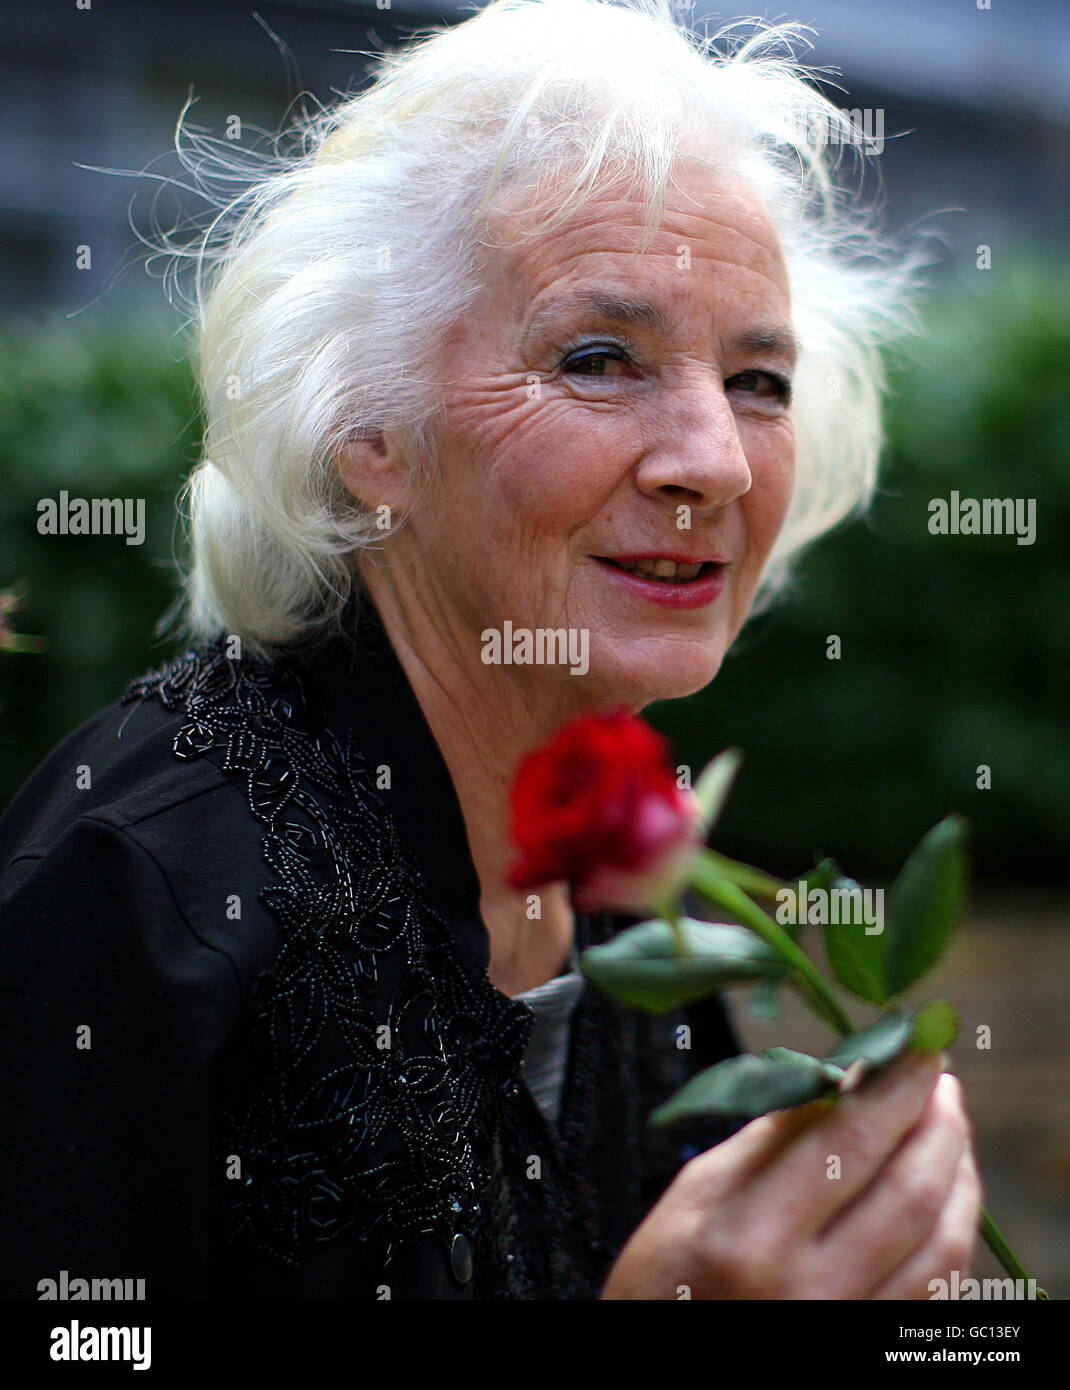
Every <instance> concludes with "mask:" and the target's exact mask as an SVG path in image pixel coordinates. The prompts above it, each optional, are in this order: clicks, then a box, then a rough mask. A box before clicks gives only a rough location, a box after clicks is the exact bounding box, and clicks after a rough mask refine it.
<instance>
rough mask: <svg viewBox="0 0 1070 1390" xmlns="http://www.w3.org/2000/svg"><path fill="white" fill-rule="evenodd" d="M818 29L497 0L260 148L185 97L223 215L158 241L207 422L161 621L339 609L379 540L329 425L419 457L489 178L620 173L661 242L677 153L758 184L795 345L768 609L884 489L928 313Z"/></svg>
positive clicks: (540, 226) (234, 626) (241, 631)
mask: <svg viewBox="0 0 1070 1390" xmlns="http://www.w3.org/2000/svg"><path fill="white" fill-rule="evenodd" d="M806 43H807V39H806V35H805V30H804V29H803V28H802V27H801V26H799V25H794V24H767V23H765V22H764V21H761V20H746V21H740V22H737V23H736V24H733V25H729V26H728V27H727V28H724V29H721V30H720V31H718V32H717V33H716V34H714V35H712V36H700V35H698V34H697V33H695V32H694V31H693V30H691V29H690V28H688V27H687V25H686V24H685V23H684V22H682V21H681V20H680V19H679V18H678V17H677V13H676V12H675V11H674V7H673V3H672V0H625V3H611V0H492V3H490V4H488V5H487V6H486V8H484V9H482V10H480V11H479V12H478V13H477V14H475V15H474V16H472V17H471V18H469V19H466V20H464V21H463V22H462V23H460V24H458V25H456V26H455V27H452V28H444V29H431V30H429V31H424V32H421V33H418V34H417V35H416V36H414V37H413V38H411V39H410V40H409V41H408V42H407V43H406V44H405V46H404V47H403V48H402V49H401V50H400V51H399V52H393V53H387V54H385V55H378V56H376V57H375V58H374V60H373V61H374V64H375V67H374V71H373V78H372V80H371V82H370V83H369V85H367V86H366V87H365V88H364V89H363V90H361V91H360V92H358V94H357V95H355V96H352V97H348V98H344V99H341V100H339V101H338V102H337V103H336V104H334V105H333V106H332V107H330V108H328V109H321V110H319V111H318V112H316V113H315V114H313V115H309V114H308V113H307V111H303V112H302V113H301V115H300V117H299V118H298V119H295V120H294V121H293V122H292V124H291V125H290V126H289V127H288V130H287V131H285V132H284V136H285V137H286V138H285V139H283V138H279V139H277V140H276V141H275V142H274V144H273V145H272V147H271V149H270V151H268V152H266V153H265V152H262V151H256V152H254V153H249V152H246V153H245V154H243V155H239V154H238V153H237V152H236V151H235V147H234V146H233V145H232V144H228V143H227V142H225V141H222V140H217V139H214V138H211V137H209V136H207V135H205V134H198V133H194V132H191V130H190V128H189V127H188V125H187V124H186V123H185V115H186V113H185V111H184V112H183V115H182V117H180V118H179V124H178V131H177V133H176V148H177V150H178V152H179V156H180V158H181V159H182V160H183V164H184V166H185V168H186V170H187V171H188V174H189V175H190V176H191V181H192V185H193V186H194V187H195V188H196V189H197V190H198V191H199V192H200V193H201V194H203V195H204V196H206V197H208V199H209V201H210V205H211V211H212V215H211V219H210V225H208V226H207V227H206V228H201V229H199V230H198V235H197V238H196V239H195V240H194V241H193V242H192V243H189V242H188V241H187V242H186V243H185V244H180V242H179V241H178V240H176V239H175V237H174V236H173V235H172V234H167V235H165V237H164V240H163V243H162V246H161V245H160V244H157V249H159V250H162V252H163V253H164V254H165V255H167V256H168V257H169V279H170V284H171V285H172V286H177V285H178V280H177V278H176V274H177V271H178V270H179V269H181V268H182V266H183V265H191V266H192V268H193V270H194V285H193V293H192V295H190V296H188V302H190V303H191V305H192V316H191V317H192V325H193V328H194V332H195V337H196V353H195V355H196V366H197V372H198V380H199V385H200V389H201V394H202V397H203V405H204V412H205V439H204V457H203V459H202V461H201V462H200V463H199V464H198V465H197V467H196V468H195V469H194V471H193V473H192V474H191V476H190V478H189V480H188V482H187V484H186V487H185V489H184V494H183V501H184V503H185V505H186V506H187V508H188V525H189V533H190V543H191V550H192V564H191V565H190V566H189V569H188V572H187V573H186V575H185V577H184V585H183V592H182V594H181V595H180V596H179V603H180V604H181V609H180V610H179V609H178V608H177V607H176V609H175V610H173V611H172V614H171V615H170V616H169V617H168V618H165V620H164V626H166V625H167V624H168V623H170V622H172V621H174V620H175V618H176V617H177V616H178V615H179V613H180V614H181V617H182V626H183V628H184V629H185V631H186V632H187V633H188V634H189V635H190V636H192V637H195V638H201V637H206V636H211V635H215V634H217V633H219V632H228V633H235V634H238V635H240V637H241V638H242V640H243V645H245V646H246V647H247V648H248V649H249V650H250V652H252V653H255V654H258V655H267V654H270V652H271V650H272V649H273V648H276V647H278V646H280V645H281V644H284V643H286V642H289V641H291V640H293V639H296V638H299V637H301V636H304V635H306V634H308V633H310V632H311V631H312V630H314V629H317V628H321V627H322V626H324V625H327V624H330V623H332V622H334V621H336V620H337V618H338V615H339V614H340V612H341V610H342V608H343V607H344V605H345V603H346V601H347V600H348V598H349V596H350V594H351V593H352V591H353V589H354V587H355V586H356V585H358V584H359V576H358V574H357V568H356V563H355V561H356V558H357V556H358V555H359V553H360V551H361V549H362V548H363V547H366V546H368V545H370V544H372V543H375V542H376V541H381V540H382V538H383V537H382V531H381V530H379V529H377V527H376V513H375V512H374V511H370V510H368V509H365V508H362V507H361V506H360V505H359V504H358V503H357V502H356V501H355V499H354V498H353V497H352V496H351V494H350V493H349V492H348V491H347V490H346V489H345V488H344V486H343V485H342V483H341V481H340V479H339V477H338V474H337V470H336V466H335V457H336V454H337V450H338V448H339V446H340V444H341V443H342V442H343V441H344V440H346V439H349V438H352V437H355V436H362V437H370V436H374V435H375V434H376V433H378V432H380V431H384V430H394V431H397V432H399V435H400V437H401V438H402V439H403V440H404V441H405V442H406V450H407V454H408V456H409V457H410V458H411V460H412V468H413V470H414V476H418V478H422V479H424V480H426V479H429V478H430V477H431V476H432V472H433V468H434V445H433V439H434V431H433V427H434V423H435V420H436V417H437V416H438V415H439V412H440V411H441V410H442V408H443V406H442V392H441V384H440V383H439V382H438V380H437V379H436V360H437V352H438V348H439V344H440V342H441V340H442V338H443V336H444V334H445V332H446V330H448V328H449V327H450V326H451V324H452V323H454V322H455V321H456V319H457V318H458V316H461V315H463V314H464V312H465V308H466V306H468V305H469V304H470V303H471V302H472V300H473V298H474V297H475V296H476V295H477V294H478V292H479V289H480V287H481V280H480V268H481V265H482V264H483V260H482V259H481V258H482V256H483V255H484V254H485V248H486V246H487V245H488V244H489V243H488V240H487V237H488V234H489V228H490V226H491V223H490V222H489V221H488V210H489V209H490V207H491V202H492V197H493V195H494V193H495V191H496V190H498V189H505V188H513V187H519V188H521V189H523V190H528V189H530V190H531V193H532V201H531V204H530V206H531V209H532V211H533V212H535V213H541V212H545V213H546V216H544V217H542V218H541V220H539V221H538V222H536V223H535V224H534V226H533V228H532V233H531V234H532V235H542V234H543V233H545V232H547V231H550V230H552V229H553V228H554V227H555V226H558V225H559V224H560V223H561V222H562V221H563V220H564V219H565V218H567V217H569V216H570V215H571V214H572V213H573V212H574V211H575V210H576V209H577V208H578V207H579V206H580V205H581V204H582V203H583V201H584V200H585V199H586V198H588V197H590V196H592V195H593V194H597V193H598V192H599V191H601V190H603V189H604V188H606V187H607V186H609V185H610V183H616V181H617V180H619V179H620V178H622V177H623V178H626V179H627V180H628V181H629V183H630V184H631V186H633V187H636V188H639V189H641V190H642V192H643V194H644V196H645V197H646V198H647V200H648V206H649V216H648V219H647V225H646V227H645V228H644V234H643V238H642V242H641V246H640V249H646V248H647V247H648V246H649V244H650V241H651V240H652V239H653V236H654V235H655V234H656V231H657V227H658V225H659V224H660V219H661V216H662V213H663V211H664V206H665V199H666V192H667V189H668V186H669V184H670V182H671V180H672V178H673V174H674V169H675V168H676V167H677V163H678V161H679V160H680V159H681V157H683V156H685V155H687V154H689V153H690V154H694V155H697V157H698V158H699V159H701V160H702V161H704V162H708V163H709V165H710V167H712V168H715V169H718V170H721V171H724V172H726V173H728V174H730V175H731V176H732V177H734V178H736V179H739V180H742V181H744V182H745V183H746V184H747V185H749V186H750V187H751V188H752V189H753V190H754V192H755V193H756V194H757V195H758V196H759V197H760V198H761V200H762V201H763V203H764V205H765V207H766V209H767V210H768V212H769V215H770V217H771V219H772V221H773V224H774V226H775V227H776V229H777V232H778V234H779V236H780V239H781V244H782V247H783V250H784V255H785V259H786V263H787V267H788V275H789V281H790V286H791V294H792V311H793V312H792V316H793V323H794V327H795V330H796V332H797V334H798V336H799V338H800V339H801V340H802V345H803V352H802V357H801V361H800V364H799V367H798V371H797V374H796V378H795V388H794V401H795V405H794V411H795V418H796V428H797V438H798V454H797V466H796V486H795V492H794V496H793V500H792V505H791V508H790V511H789V514H788V517H787V520H786V522H785V525H784V528H783V530H782V532H781V534H780V536H779V539H778V542H777V545H776V547H775V549H774V551H773V552H772V555H771V557H770V559H769V562H768V564H767V566H766V570H765V572H764V574H763V577H762V584H761V588H760V590H759V593H758V598H757V601H756V604H755V610H754V611H758V610H760V609H761V608H762V607H764V606H766V605H767V604H768V602H769V600H770V598H771V597H772V596H773V595H775V594H776V593H778V592H781V591H782V590H783V589H784V588H785V586H786V584H787V582H788V580H789V578H790V562H791V560H792V558H793V557H795V556H797V554H798V553H799V552H800V550H801V549H802V547H804V546H806V545H807V544H808V543H809V542H811V541H812V540H814V539H815V538H816V537H818V536H820V535H821V534H822V533H823V532H825V531H827V530H828V529H829V528H830V527H832V526H834V525H835V524H836V523H837V522H839V521H840V520H842V519H843V518H844V517H846V516H848V515H849V514H852V513H855V512H857V511H858V510H860V509H862V508H864V507H865V506H866V505H867V503H868V502H869V500H870V497H871V495H872V492H873V488H874V483H875V478H876V471H877V465H878V459H879V454H880V450H881V444H882V434H881V421H880V402H881V395H882V392H883V389H884V384H885V382H884V364H883V360H882V349H883V348H885V347H887V346H889V345H893V344H895V343H897V342H899V341H902V340H904V339H905V337H906V335H907V334H908V333H909V332H911V331H912V330H913V329H914V328H915V327H916V321H915V309H914V307H913V306H914V301H915V299H916V295H915V288H916V278H917V274H916V272H917V268H918V267H917V263H915V262H914V261H913V260H912V259H911V257H910V256H909V255H908V254H906V253H905V252H904V251H903V250H902V248H896V247H894V246H892V245H890V244H889V243H888V242H887V241H885V239H884V238H883V236H882V234H881V233H880V231H879V230H878V219H877V216H876V214H875V212H874V210H873V209H871V208H867V207H866V206H865V205H864V204H862V203H861V202H860V201H859V200H858V198H857V197H856V196H855V195H854V193H853V192H852V191H851V190H849V189H846V187H845V185H844V184H843V182H842V181H841V180H839V179H838V178H837V176H836V166H837V164H838V162H839V156H840V155H841V153H842V151H844V150H845V149H853V148H856V147H857V129H856V126H855V125H854V124H853V123H852V120H851V117H850V115H849V114H848V113H845V112H843V111H841V110H839V109H838V108H837V107H836V106H835V105H834V104H833V103H832V101H831V100H829V99H828V98H827V97H826V96H824V95H823V94H822V93H821V92H820V91H819V90H818V88H817V87H816V86H815V85H814V83H813V81H812V76H813V74H812V73H811V72H810V70H809V69H807V68H806V67H805V66H804V65H802V64H801V63H800V62H799V60H798V59H797V57H796V55H795V49H796V48H797V47H798V46H800V45H804V46H805V45H806ZM577 170H578V171H579V172H578V173H577V172H576V171H577ZM557 175H567V176H569V177H568V185H567V191H566V192H565V194H564V195H562V192H561V187H562V184H561V180H560V179H559V178H557V177H556V176H557ZM235 180H239V181H240V182H241V185H242V187H241V191H240V192H239V193H238V194H237V195H236V196H235V194H234V192H233V189H234V183H235ZM548 190H549V191H548Z"/></svg>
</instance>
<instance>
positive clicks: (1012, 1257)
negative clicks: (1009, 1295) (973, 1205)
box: [981, 1207, 1048, 1299]
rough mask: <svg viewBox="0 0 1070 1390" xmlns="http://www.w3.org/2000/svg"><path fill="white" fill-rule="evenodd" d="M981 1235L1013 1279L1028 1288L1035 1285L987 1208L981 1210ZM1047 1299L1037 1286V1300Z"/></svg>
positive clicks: (1045, 1294)
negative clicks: (1031, 1284) (1019, 1280)
mask: <svg viewBox="0 0 1070 1390" xmlns="http://www.w3.org/2000/svg"><path fill="white" fill-rule="evenodd" d="M981 1235H982V1236H983V1237H984V1242H985V1244H986V1245H987V1246H988V1248H989V1250H991V1251H992V1254H993V1255H995V1257H996V1259H997V1260H998V1261H999V1262H1000V1264H1001V1265H1002V1266H1003V1268H1004V1269H1005V1270H1006V1271H1007V1273H1008V1274H1009V1275H1010V1276H1011V1278H1012V1279H1021V1280H1022V1281H1023V1283H1024V1284H1025V1285H1026V1287H1027V1288H1028V1286H1029V1284H1030V1283H1035V1280H1031V1279H1030V1278H1029V1274H1028V1272H1027V1271H1026V1268H1025V1266H1024V1265H1023V1264H1022V1262H1021V1260H1020V1259H1019V1258H1018V1256H1017V1255H1016V1254H1015V1253H1014V1251H1013V1250H1012V1249H1011V1247H1010V1246H1009V1245H1008V1244H1007V1240H1006V1237H1005V1236H1004V1234H1003V1232H1002V1231H1001V1230H1000V1229H999V1227H998V1226H997V1225H996V1223H995V1222H994V1221H993V1220H992V1218H991V1217H990V1216H989V1214H988V1210H987V1208H985V1207H982V1208H981ZM1047 1297H1048V1295H1047V1293H1046V1292H1045V1291H1044V1290H1043V1289H1042V1288H1041V1287H1040V1286H1039V1285H1037V1298H1038V1299H1046V1298H1047Z"/></svg>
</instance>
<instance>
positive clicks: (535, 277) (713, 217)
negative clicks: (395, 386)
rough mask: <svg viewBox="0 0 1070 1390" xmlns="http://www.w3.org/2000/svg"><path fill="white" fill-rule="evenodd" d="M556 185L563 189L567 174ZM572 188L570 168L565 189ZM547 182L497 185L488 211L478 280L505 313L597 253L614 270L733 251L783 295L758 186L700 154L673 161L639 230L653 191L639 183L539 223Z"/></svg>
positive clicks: (623, 183)
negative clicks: (655, 215)
mask: <svg viewBox="0 0 1070 1390" xmlns="http://www.w3.org/2000/svg"><path fill="white" fill-rule="evenodd" d="M556 184H557V185H558V186H560V187H564V188H568V187H569V183H568V180H567V179H559V180H557V181H556ZM575 187H576V184H575V176H573V181H572V183H571V190H572V191H573V192H574V190H575ZM556 192H557V187H555V184H553V183H549V184H548V183H540V184H538V185H537V186H536V185H534V184H531V183H516V184H513V185H512V186H510V187H507V188H504V189H501V190H499V191H498V192H497V193H496V195H495V198H494V200H493V202H492V204H491V206H490V209H489V210H488V214H487V228H488V233H489V235H488V238H487V242H486V244H485V259H484V269H485V275H486V281H485V283H486V287H487V288H488V289H493V290H494V291H495V292H496V293H498V294H500V295H501V298H502V302H504V303H507V304H508V306H509V311H510V313H511V314H512V315H513V316H517V317H522V316H523V315H524V314H525V313H526V312H527V310H528V309H529V308H530V305H531V300H532V296H533V295H536V294H538V292H539V291H540V289H541V288H542V285H543V282H545V281H546V280H547V279H548V278H553V277H555V276H558V275H560V274H561V272H562V270H563V269H564V268H565V267H567V266H568V265H569V264H570V263H575V264H576V266H577V267H578V269H577V274H579V275H582V267H583V266H584V265H585V264H586V263H588V262H590V263H591V264H593V262H594V258H595V256H596V255H597V254H598V253H605V254H619V255H620V256H621V257H622V260H621V261H620V262H619V269H621V270H624V271H625V272H626V271H627V269H628V267H629V266H633V267H635V268H636V270H637V271H641V270H642V268H643V267H644V265H645V266H647V267H650V266H652V265H653V264H654V263H656V262H657V261H658V260H659V259H660V260H664V259H665V258H666V257H668V258H671V260H672V262H673V263H674V264H675V263H676V262H677V261H678V260H679V258H680V257H681V255H682V254H684V251H685V248H686V250H687V251H688V252H691V251H694V252H695V253H696V254H697V255H702V254H703V253H704V252H712V254H714V255H715V256H716V255H717V254H718V252H722V251H723V252H725V253H727V254H729V255H732V256H733V257H739V258H742V259H743V260H745V261H746V263H747V264H748V265H749V266H750V267H751V268H752V269H753V270H754V271H755V272H757V274H758V275H759V276H760V277H761V278H762V279H764V280H766V281H768V284H769V288H770V293H774V292H775V291H780V292H782V295H783V299H784V301H785V307H787V301H788V300H789V298H790V290H789V280H788V271H787V265H786V261H785V256H784V251H783V247H782V245H781V242H780V238H779V236H778V234H777V230H776V227H775V225H774V222H773V220H772V218H771V216H770V215H769V213H768V211H767V209H766V207H765V205H764V203H763V201H762V199H761V197H760V196H759V194H758V193H757V192H756V191H755V190H754V189H753V188H752V187H751V186H750V185H749V184H748V183H747V182H746V181H745V180H744V179H742V178H741V177H740V176H739V175H738V174H734V173H731V172H728V171H722V170H719V169H717V168H716V167H710V165H709V164H708V163H706V162H698V161H693V160H688V161H686V162H684V161H681V162H680V163H678V164H677V166H676V167H675V169H674V170H673V174H672V177H671V178H670V180H669V183H668V185H667V188H666V192H665V204H664V208H663V210H662V214H661V220H660V223H658V224H655V230H654V231H653V234H652V236H645V235H644V233H645V230H646V228H647V226H648V219H649V216H650V211H651V198H650V196H649V195H648V192H647V190H646V188H645V187H644V186H643V184H642V183H641V181H638V180H634V179H631V178H618V179H615V180H612V181H610V180H607V181H605V182H604V183H602V184H600V185H599V186H597V187H596V188H594V189H592V191H591V192H590V193H589V194H588V195H585V196H584V197H583V199H582V201H578V202H577V203H576V204H575V206H574V207H573V208H571V209H570V210H569V212H568V213H567V215H565V216H564V217H563V218H562V219H561V220H556V221H555V222H554V224H553V225H551V226H549V227H543V226H541V225H540V223H541V222H542V221H543V220H544V219H545V218H546V217H547V214H548V212H551V211H552V210H553V209H554V207H555V205H556V206H560V202H558V203H557V204H555V194H556Z"/></svg>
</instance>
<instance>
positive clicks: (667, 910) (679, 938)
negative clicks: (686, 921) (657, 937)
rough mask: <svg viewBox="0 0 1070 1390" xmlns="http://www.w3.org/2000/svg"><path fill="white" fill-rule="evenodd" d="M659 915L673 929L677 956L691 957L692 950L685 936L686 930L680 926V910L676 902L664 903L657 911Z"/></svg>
mask: <svg viewBox="0 0 1070 1390" xmlns="http://www.w3.org/2000/svg"><path fill="white" fill-rule="evenodd" d="M657 913H658V916H659V917H662V918H664V919H665V921H666V922H668V924H669V926H670V927H672V934H673V936H674V937H675V938H676V954H677V955H678V956H689V955H690V954H691V948H690V947H689V946H688V944H687V938H686V937H685V936H684V929H683V927H682V926H681V924H680V909H679V907H678V906H677V904H676V903H674V902H670V903H664V904H663V905H662V906H661V907H659V908H658V909H657Z"/></svg>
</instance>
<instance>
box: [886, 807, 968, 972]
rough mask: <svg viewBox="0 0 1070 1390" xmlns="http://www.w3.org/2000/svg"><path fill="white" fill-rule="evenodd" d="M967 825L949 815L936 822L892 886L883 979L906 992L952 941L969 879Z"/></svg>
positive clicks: (960, 819) (960, 818)
mask: <svg viewBox="0 0 1070 1390" xmlns="http://www.w3.org/2000/svg"><path fill="white" fill-rule="evenodd" d="M966 831H967V823H966V821H964V820H963V818H962V817H961V816H948V817H947V818H946V820H942V821H941V822H940V824H939V825H937V826H934V828H933V829H932V830H930V831H929V833H928V834H927V835H926V836H925V838H924V839H923V840H922V841H921V843H920V844H919V845H918V846H917V848H916V849H915V850H914V852H913V854H911V856H910V858H909V859H908V860H907V862H906V863H905V864H904V865H903V868H902V870H901V871H900V873H899V877H898V878H897V879H896V881H895V883H894V884H893V885H892V892H891V900H890V902H889V916H890V919H891V924H890V927H889V930H888V942H887V947H886V953H885V965H884V982H885V985H886V987H887V990H888V994H889V996H891V995H896V994H902V992H903V990H905V989H907V988H908V987H909V986H910V985H912V984H913V983H914V981H915V980H916V979H918V978H919V976H921V975H924V974H925V972H926V971H927V970H930V969H932V967H933V966H934V965H935V964H936V962H937V961H938V960H939V959H940V957H941V956H942V955H943V953H944V950H945V948H946V946H947V944H948V942H949V941H950V940H951V936H952V933H953V932H954V930H955V923H956V920H957V918H958V912H959V907H960V905H961V902H962V893H963V889H964V887H965V883H966V855H965V851H964V849H963V844H964V841H965V838H966Z"/></svg>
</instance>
